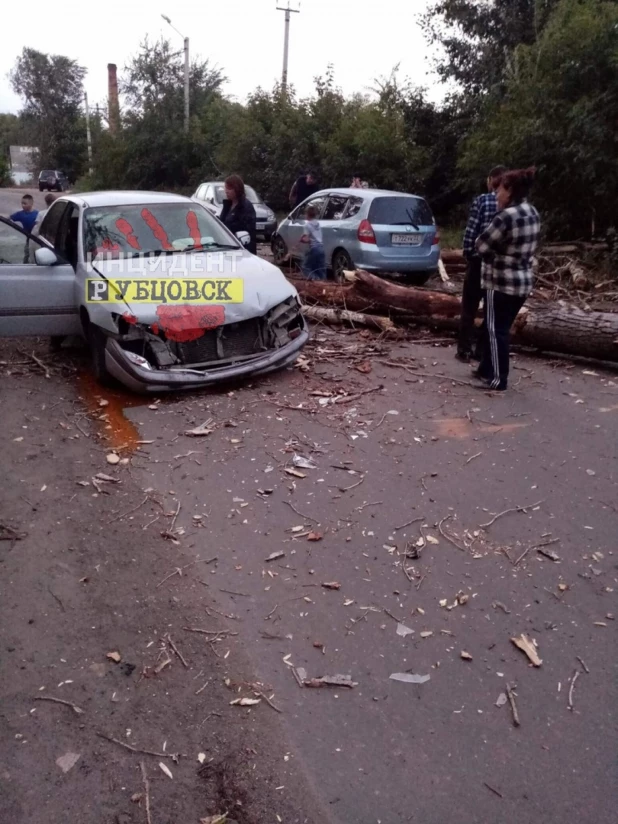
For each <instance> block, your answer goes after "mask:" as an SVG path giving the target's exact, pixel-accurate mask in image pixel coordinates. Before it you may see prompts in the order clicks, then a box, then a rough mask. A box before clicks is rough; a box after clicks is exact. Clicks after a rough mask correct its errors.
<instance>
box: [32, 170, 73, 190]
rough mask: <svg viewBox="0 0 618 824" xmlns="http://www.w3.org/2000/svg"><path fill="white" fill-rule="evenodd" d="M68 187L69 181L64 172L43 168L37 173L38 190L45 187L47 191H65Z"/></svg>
mask: <svg viewBox="0 0 618 824" xmlns="http://www.w3.org/2000/svg"><path fill="white" fill-rule="evenodd" d="M68 188H69V181H68V178H67V176H66V175H65V173H64V172H59V171H58V170H57V169H44V170H43V171H42V172H41V173H40V174H39V192H43V191H44V190H45V189H47V190H48V191H49V192H51V191H55V192H66V190H67V189H68Z"/></svg>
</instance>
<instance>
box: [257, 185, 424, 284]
mask: <svg viewBox="0 0 618 824" xmlns="http://www.w3.org/2000/svg"><path fill="white" fill-rule="evenodd" d="M309 205H311V206H314V207H315V208H316V209H317V212H318V220H319V222H320V226H321V227H322V234H323V238H324V251H325V253H326V263H327V265H328V267H329V268H330V269H331V270H332V272H333V275H334V277H335V279H336V280H341V279H342V277H343V272H344V270H346V269H355V268H356V269H366V270H367V271H368V272H372V273H373V274H376V275H380V274H389V273H390V274H394V273H397V274H402V275H404V276H405V277H406V280H408V281H409V282H410V283H415V284H423V283H425V282H426V281H427V280H428V279H429V277H430V276H431V275H432V274H433V273H434V272H436V271H437V269H438V261H439V259H440V245H439V236H438V229H437V227H436V222H435V220H434V217H433V214H432V213H431V209H430V208H429V206H428V204H427V201H426V200H424V199H423V198H422V197H417V196H416V195H409V194H403V193H402V192H390V191H388V190H385V189H345V188H344V189H323V190H322V191H320V192H316V194H314V195H311V197H309V198H307V200H305V201H304V203H301V204H300V206H297V207H296V209H294V210H293V211H292V212H291V213H290V214H289V215H288V217H287V218H285V220H283V221H282V222H281V223H280V224H279V226H278V228H277V231H276V233H275V234H274V236H273V238H272V249H273V254H274V257H275V263H278V264H280V263H282V262H283V261H284V260H286V259H287V257H288V256H290V257H291V258H296V259H300V258H302V257H303V255H304V253H305V251H306V246H305V244H303V243H301V242H300V239H301V237H302V236H303V234H304V231H305V230H304V224H305V217H304V215H305V209H306V208H307V206H309Z"/></svg>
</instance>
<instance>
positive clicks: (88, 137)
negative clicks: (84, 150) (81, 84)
mask: <svg viewBox="0 0 618 824" xmlns="http://www.w3.org/2000/svg"><path fill="white" fill-rule="evenodd" d="M84 106H85V107H86V143H87V145H88V174H89V175H92V134H91V133H90V109H89V108H88V93H87V92H84Z"/></svg>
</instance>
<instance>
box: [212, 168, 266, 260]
mask: <svg viewBox="0 0 618 824" xmlns="http://www.w3.org/2000/svg"><path fill="white" fill-rule="evenodd" d="M219 220H220V221H221V223H223V224H225V225H226V226H227V228H228V229H229V230H230V232H232V233H233V234H236V233H237V232H248V233H249V236H250V237H251V241H250V243H249V245H248V246H247V247H246V248H247V249H248V250H249V251H250V252H251V254H252V255H256V254H257V226H256V224H257V219H256V215H255V208H254V206H253V203H251V201H250V200H249V199H248V198H247V196H246V195H245V184H244V182H243V179H242V177H240V176H239V175H230V176H229V177H226V178H225V200H224V201H223V209H222V210H221V214H220V215H219Z"/></svg>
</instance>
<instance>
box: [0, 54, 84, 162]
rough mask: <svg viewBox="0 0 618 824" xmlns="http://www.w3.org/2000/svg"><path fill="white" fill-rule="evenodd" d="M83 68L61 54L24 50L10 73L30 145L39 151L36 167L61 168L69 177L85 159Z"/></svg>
mask: <svg viewBox="0 0 618 824" xmlns="http://www.w3.org/2000/svg"><path fill="white" fill-rule="evenodd" d="M85 76H86V69H84V68H83V66H80V65H79V64H78V63H77V62H76V61H75V60H71V59H69V58H68V57H64V56H63V55H53V54H44V53H43V52H39V51H36V49H29V48H24V50H23V51H22V53H21V55H20V56H19V57H18V58H17V62H16V64H15V67H14V69H13V71H12V72H11V74H10V79H11V85H12V87H13V89H14V91H15V92H16V93H17V94H18V95H20V97H22V98H23V100H24V108H23V109H22V112H21V115H22V121H23V124H24V126H25V127H26V129H27V131H28V133H29V135H30V138H29V145H31V146H38V148H39V157H38V162H39V165H40V166H41V167H43V168H48V167H50V166H51V167H52V168H60V169H62V170H63V171H65V172H66V174H67V175H68V176H69V178H75V176H76V175H77V174H78V173H79V172H80V171H81V168H82V166H83V163H84V159H85V152H86V140H85V129H84V124H83V120H82V115H81V106H82V102H83V96H84V88H83V83H84V78H85Z"/></svg>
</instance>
